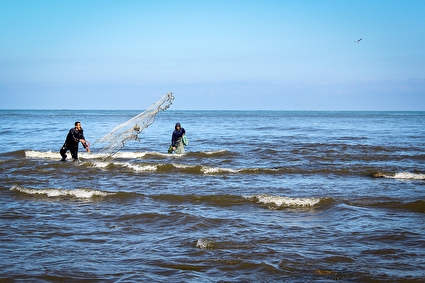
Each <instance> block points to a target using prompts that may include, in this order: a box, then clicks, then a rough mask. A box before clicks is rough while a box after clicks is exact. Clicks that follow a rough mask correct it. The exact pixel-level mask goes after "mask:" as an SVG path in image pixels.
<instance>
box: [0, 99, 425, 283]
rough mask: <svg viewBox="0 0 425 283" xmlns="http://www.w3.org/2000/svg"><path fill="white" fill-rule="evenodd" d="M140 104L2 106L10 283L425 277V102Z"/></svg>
mask: <svg viewBox="0 0 425 283" xmlns="http://www.w3.org/2000/svg"><path fill="white" fill-rule="evenodd" d="M141 112H143V109H142V110H140V111H135V110H131V111H123V110H120V111H112V110H83V111H80V110H0V118H1V123H0V139H1V142H0V196H1V197H0V282H223V283H224V282H425V112H374V111H367V112H363V111H353V112H350V111H180V110H172V107H171V108H170V109H168V110H166V111H162V112H159V113H158V115H157V116H156V118H155V120H154V122H153V124H151V125H150V126H149V127H148V128H146V129H144V130H143V131H142V133H140V134H139V136H138V137H139V140H130V141H128V142H127V143H125V146H124V147H123V148H122V149H121V150H120V151H118V152H116V153H115V154H112V155H110V154H107V153H104V152H102V151H101V149H102V146H103V145H102V144H100V143H98V142H96V141H98V140H99V139H100V138H102V137H103V136H104V135H106V134H108V133H109V132H110V131H111V130H112V129H113V128H115V127H116V126H117V125H119V124H121V123H124V122H126V121H128V120H129V119H131V118H132V117H134V116H135V115H137V114H139V113H141ZM76 121H80V122H81V124H82V128H83V129H84V135H85V137H86V140H88V141H89V142H90V144H91V152H90V153H88V152H86V151H85V150H84V148H83V147H82V146H81V145H80V151H79V161H76V162H73V161H72V160H69V161H66V162H61V161H60V159H61V158H60V155H59V150H60V148H61V146H62V144H63V143H64V140H65V137H66V135H67V133H68V131H69V129H71V128H73V127H74V122H76ZM177 122H179V123H181V125H182V127H183V128H184V129H185V130H186V135H187V137H188V140H189V144H188V145H187V146H186V147H185V153H184V154H174V153H173V154H169V153H168V152H167V150H168V147H169V146H170V142H171V134H172V131H173V130H174V125H175V124H176V123H177ZM68 156H70V155H69V154H68ZM69 159H70V158H69Z"/></svg>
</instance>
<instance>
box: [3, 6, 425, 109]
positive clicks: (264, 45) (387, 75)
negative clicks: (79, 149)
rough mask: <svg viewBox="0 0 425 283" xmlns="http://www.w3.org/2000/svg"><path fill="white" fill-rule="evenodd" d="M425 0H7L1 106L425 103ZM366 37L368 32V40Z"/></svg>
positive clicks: (257, 106) (273, 106)
mask: <svg viewBox="0 0 425 283" xmlns="http://www.w3.org/2000/svg"><path fill="white" fill-rule="evenodd" d="M424 15H425V1H423V0H408V1H406V0H400V1H395V0H366V1H364V0H345V1H344V0H314V1H307V0H296V1H292V0H278V1H273V0H269V1H266V0H264V1H263V0H261V1H250V0H245V1H239V0H225V1H222V0H212V1H209V0H202V1H201V0H199V1H179V0H174V1H166V0H153V1H150V0H144V1H142V0H140V1H130V0H123V1H110V0H99V1H98V0H84V1H79V0H72V1H68V0H60V1H59V0H49V1H46V0H37V1H33V0H27V1H25V0H0V109H76V110H79V109H80V110H85V109H107V110H109V109H111V110H126V109H128V110H142V109H146V108H148V107H149V106H150V105H152V104H153V103H154V102H155V101H157V100H158V99H159V98H161V97H162V96H163V95H164V94H166V93H168V92H173V94H174V96H175V100H174V103H173V105H172V107H171V109H174V110H384V111H387V110H389V111H397V110H400V111H404V110H407V111H424V110H425V17H424ZM360 38H361V39H362V40H361V41H359V42H357V40H359V39H360Z"/></svg>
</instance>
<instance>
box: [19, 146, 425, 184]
mask: <svg viewBox="0 0 425 283" xmlns="http://www.w3.org/2000/svg"><path fill="white" fill-rule="evenodd" d="M23 152H24V154H25V157H26V158H27V159H50V160H59V159H60V156H59V153H58V152H52V151H45V152H43V151H34V150H26V151H23ZM16 154H22V151H18V152H17V153H16ZM16 154H15V156H16ZM223 154H225V155H226V157H230V158H231V155H232V154H236V153H232V152H228V151H225V150H218V151H211V152H207V151H205V152H194V153H187V154H182V155H178V154H168V153H160V152H154V151H146V152H124V151H123V152H118V153H117V154H116V155H114V156H112V157H108V155H107V154H101V153H86V152H81V153H79V156H80V161H81V162H80V163H79V164H78V165H79V166H81V165H83V166H84V165H85V166H89V167H96V168H100V169H104V170H108V169H117V168H125V169H127V170H131V171H133V172H135V173H141V172H158V173H168V172H174V171H178V172H180V173H186V174H203V175H223V174H224V175H225V174H309V175H310V174H324V175H328V174H335V175H360V176H368V177H370V176H372V177H374V178H389V179H397V180H425V174H423V173H411V172H395V173H391V172H387V173H384V172H382V171H377V170H374V169H373V168H370V167H369V166H368V165H364V166H362V165H359V164H353V165H352V166H348V167H347V165H346V164H337V163H329V164H328V163H320V162H318V163H313V164H293V165H288V166H278V167H272V168H267V167H265V168H261V167H251V168H246V167H241V168H235V167H230V166H229V167H223V166H210V165H208V163H210V161H209V158H211V157H222V156H221V155H223ZM183 156H187V157H188V158H187V159H185V158H181V157H183ZM151 157H154V158H151ZM204 157H206V158H208V159H207V160H204V161H203V162H205V163H207V164H200V162H199V161H198V160H196V159H197V158H204ZM176 158H177V159H176ZM194 158H195V160H194ZM143 160H146V161H147V162H144V163H143ZM176 160H183V161H186V160H187V161H188V162H190V163H191V164H183V163H177V162H175V161H176Z"/></svg>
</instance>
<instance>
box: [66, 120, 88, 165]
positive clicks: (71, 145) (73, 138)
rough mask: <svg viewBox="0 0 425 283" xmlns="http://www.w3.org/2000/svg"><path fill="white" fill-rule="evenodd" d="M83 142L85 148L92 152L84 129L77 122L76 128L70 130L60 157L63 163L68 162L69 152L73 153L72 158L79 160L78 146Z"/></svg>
mask: <svg viewBox="0 0 425 283" xmlns="http://www.w3.org/2000/svg"><path fill="white" fill-rule="evenodd" d="M80 142H81V144H82V145H83V147H84V148H85V149H86V151H87V152H90V148H89V147H88V144H87V142H86V138H85V137H84V134H83V128H81V123H80V122H75V128H72V129H70V130H69V132H68V135H67V136H66V140H65V143H64V144H63V146H62V148H61V150H60V155H61V156H62V161H65V160H66V157H67V155H66V154H65V153H66V152H67V151H68V150H69V151H70V152H71V156H72V158H73V159H74V161H76V160H78V144H79V143H80Z"/></svg>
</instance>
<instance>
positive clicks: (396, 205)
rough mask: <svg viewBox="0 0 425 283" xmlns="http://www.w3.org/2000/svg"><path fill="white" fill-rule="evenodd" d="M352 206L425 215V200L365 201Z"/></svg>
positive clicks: (353, 203)
mask: <svg viewBox="0 0 425 283" xmlns="http://www.w3.org/2000/svg"><path fill="white" fill-rule="evenodd" d="M348 204H349V205H352V206H360V207H373V208H382V209H395V210H400V209H401V210H406V211H411V212H419V213H425V200H415V201H408V202H403V201H398V200H388V201H376V200H375V199H371V200H363V201H361V202H358V201H357V202H348Z"/></svg>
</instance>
